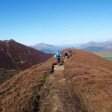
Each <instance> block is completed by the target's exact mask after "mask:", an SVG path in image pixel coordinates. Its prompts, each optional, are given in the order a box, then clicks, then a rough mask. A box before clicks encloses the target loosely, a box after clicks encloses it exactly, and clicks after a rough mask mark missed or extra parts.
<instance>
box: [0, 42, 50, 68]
mask: <svg viewBox="0 0 112 112" xmlns="http://www.w3.org/2000/svg"><path fill="white" fill-rule="evenodd" d="M50 57H51V55H49V54H45V53H43V52H40V51H37V50H35V49H33V48H30V47H27V46H25V45H22V44H20V43H17V42H15V41H14V40H5V41H0V68H6V69H27V68H29V67H31V66H32V65H35V64H38V63H40V62H44V61H46V60H47V59H48V58H50Z"/></svg>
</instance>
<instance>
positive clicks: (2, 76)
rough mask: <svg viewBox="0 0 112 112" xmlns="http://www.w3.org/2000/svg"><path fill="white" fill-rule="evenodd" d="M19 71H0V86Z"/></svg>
mask: <svg viewBox="0 0 112 112" xmlns="http://www.w3.org/2000/svg"><path fill="white" fill-rule="evenodd" d="M17 73H19V71H16V70H7V69H0V84H3V83H4V82H6V81H7V80H9V79H11V78H12V77H14V76H15V75H16V74H17Z"/></svg>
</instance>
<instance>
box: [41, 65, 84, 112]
mask: <svg viewBox="0 0 112 112" xmlns="http://www.w3.org/2000/svg"><path fill="white" fill-rule="evenodd" d="M44 92H46V93H44ZM42 93H44V96H43V97H42V98H43V99H42V100H41V105H40V107H41V109H40V112H82V111H81V110H80V108H79V107H80V106H79V105H78V99H77V98H76V97H75V95H74V92H73V90H72V87H71V85H70V82H69V81H67V79H66V77H65V76H64V65H62V66H59V65H55V66H54V73H53V74H50V75H49V77H47V79H46V83H45V85H44V88H43V92H42ZM42 93H41V94H42Z"/></svg>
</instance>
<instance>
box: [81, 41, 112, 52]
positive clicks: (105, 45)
mask: <svg viewBox="0 0 112 112" xmlns="http://www.w3.org/2000/svg"><path fill="white" fill-rule="evenodd" d="M79 48H81V49H84V50H87V51H112V39H111V40H109V41H105V42H94V41H91V42H88V43H86V44H82V45H80V47H79Z"/></svg>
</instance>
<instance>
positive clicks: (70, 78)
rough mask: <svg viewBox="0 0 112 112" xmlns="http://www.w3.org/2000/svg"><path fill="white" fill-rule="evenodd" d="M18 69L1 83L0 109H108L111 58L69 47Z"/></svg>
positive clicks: (55, 111) (21, 111)
mask: <svg viewBox="0 0 112 112" xmlns="http://www.w3.org/2000/svg"><path fill="white" fill-rule="evenodd" d="M71 53H72V54H71V57H70V58H69V59H64V65H62V66H58V65H55V66H54V72H53V73H50V69H51V65H52V64H53V59H52V58H51V59H49V60H48V61H46V62H45V63H42V64H38V65H36V66H33V67H32V68H30V69H27V70H25V71H24V72H21V73H20V74H18V75H17V76H15V77H13V78H12V79H11V80H9V81H7V82H5V83H4V84H3V85H2V86H1V87H0V91H1V99H2V102H1V104H2V105H1V108H0V111H1V112H112V62H109V61H107V60H104V59H103V58H101V57H99V56H96V55H94V54H91V53H88V52H84V51H80V50H72V52H71Z"/></svg>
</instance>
